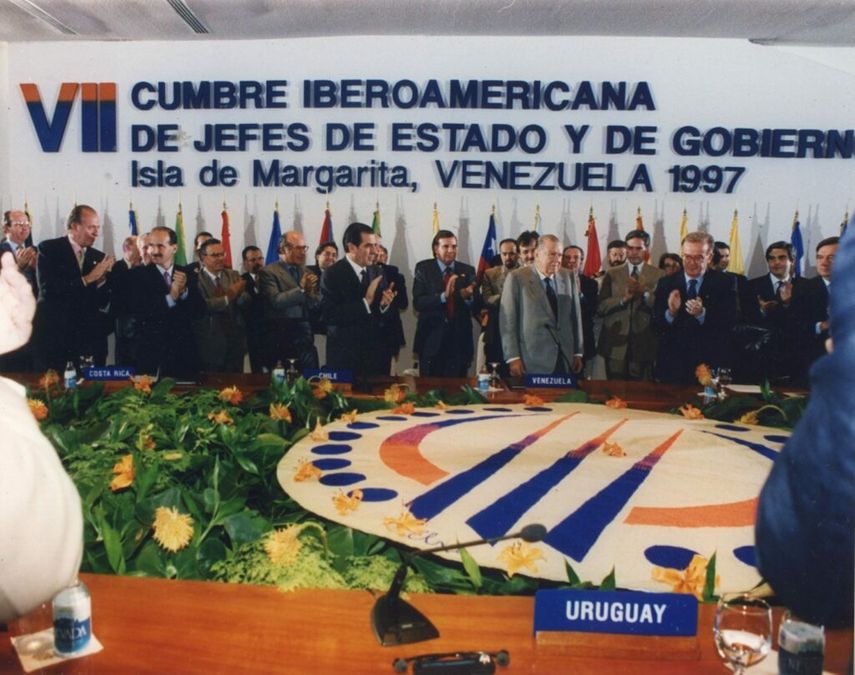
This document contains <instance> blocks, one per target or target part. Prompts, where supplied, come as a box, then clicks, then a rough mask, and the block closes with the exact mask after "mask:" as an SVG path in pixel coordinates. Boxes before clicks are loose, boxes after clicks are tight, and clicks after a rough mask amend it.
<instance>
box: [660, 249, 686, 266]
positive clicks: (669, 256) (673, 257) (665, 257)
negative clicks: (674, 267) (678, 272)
mask: <svg viewBox="0 0 855 675" xmlns="http://www.w3.org/2000/svg"><path fill="white" fill-rule="evenodd" d="M666 260H671V261H673V262H675V263H677V264H678V265H679V266H680V269H683V261H682V259H681V258H680V256H678V255H677V254H676V253H663V254H662V255H660V256H659V269H660V270H664V269H665V261H666Z"/></svg>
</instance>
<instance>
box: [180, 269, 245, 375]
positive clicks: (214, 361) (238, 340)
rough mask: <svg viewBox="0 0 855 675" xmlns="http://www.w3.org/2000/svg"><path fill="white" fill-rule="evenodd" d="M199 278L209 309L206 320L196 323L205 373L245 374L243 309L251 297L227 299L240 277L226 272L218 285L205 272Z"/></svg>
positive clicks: (201, 319) (204, 317)
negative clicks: (231, 288)
mask: <svg viewBox="0 0 855 675" xmlns="http://www.w3.org/2000/svg"><path fill="white" fill-rule="evenodd" d="M198 277H199V281H198V286H199V293H200V294H201V296H202V299H203V300H204V301H205V305H206V307H207V312H206V313H205V316H203V317H202V318H199V319H196V320H195V321H194V322H193V331H194V333H195V334H196V344H197V346H198V348H199V361H200V365H201V367H202V370H206V371H209V372H228V373H240V372H243V356H244V353H245V352H246V330H245V325H244V321H243V313H242V312H241V307H242V306H243V305H246V304H247V303H249V301H250V297H249V294H248V293H247V292H246V290H244V292H243V293H241V294H240V295H238V296H237V297H236V298H235V299H234V300H228V299H227V298H226V290H227V289H228V288H229V286H231V285H232V284H233V283H235V282H237V281H238V280H239V279H240V273H239V272H236V271H235V270H229V269H224V270H223V271H222V272H220V274H219V276H218V278H219V280H220V281H219V285H215V284H214V282H213V281H212V280H211V277H210V276H208V273H207V272H206V271H205V270H204V269H202V270H200V271H199V275H198Z"/></svg>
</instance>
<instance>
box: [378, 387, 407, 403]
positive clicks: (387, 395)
mask: <svg viewBox="0 0 855 675" xmlns="http://www.w3.org/2000/svg"><path fill="white" fill-rule="evenodd" d="M406 396H407V390H406V389H405V388H404V386H401V385H400V384H393V385H392V386H391V387H389V388H388V389H387V390H386V391H384V392H383V400H385V401H386V403H393V404H397V403H400V402H401V401H403V400H404V398H405V397H406Z"/></svg>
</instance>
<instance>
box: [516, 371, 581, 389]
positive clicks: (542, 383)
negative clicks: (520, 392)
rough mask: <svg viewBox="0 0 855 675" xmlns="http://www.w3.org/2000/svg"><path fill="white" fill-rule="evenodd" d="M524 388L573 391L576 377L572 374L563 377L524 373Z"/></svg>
mask: <svg viewBox="0 0 855 675" xmlns="http://www.w3.org/2000/svg"><path fill="white" fill-rule="evenodd" d="M525 386H526V387H528V388H530V389H575V388H576V376H575V375H574V374H573V373H566V374H564V375H545V374H543V375H538V374H537V373H526V376H525Z"/></svg>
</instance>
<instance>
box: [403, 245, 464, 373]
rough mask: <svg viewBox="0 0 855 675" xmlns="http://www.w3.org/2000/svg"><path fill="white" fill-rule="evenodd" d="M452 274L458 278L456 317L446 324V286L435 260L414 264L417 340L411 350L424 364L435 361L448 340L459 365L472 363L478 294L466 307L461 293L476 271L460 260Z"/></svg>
mask: <svg viewBox="0 0 855 675" xmlns="http://www.w3.org/2000/svg"><path fill="white" fill-rule="evenodd" d="M454 272H455V274H457V275H459V276H458V278H457V282H456V284H455V291H454V293H455V307H456V309H455V314H454V318H453V319H451V320H449V319H448V316H447V313H446V306H445V303H443V302H442V298H441V295H442V293H443V292H444V291H445V282H444V281H443V278H442V276H443V275H442V272H440V270H439V264H438V263H437V261H436V258H430V259H428V260H422V261H420V262H419V263H417V264H416V270H415V273H414V275H413V309H415V310H416V312H418V315H419V318H418V322H417V324H416V338H415V341H414V342H415V344H414V346H413V351H415V352H416V353H417V354H418V355H419V357H420V358H421V359H422V360H423V361H425V360H429V359H434V358H436V357H437V356H438V355H439V354H440V352H441V351H442V344H443V340H444V338H448V339H450V340H451V342H452V344H453V345H454V348H455V350H456V352H457V356H458V357H459V359H460V361H461V362H462V363H466V364H468V363H471V362H472V354H473V351H474V349H473V344H472V318H473V316H477V313H478V311H479V310H480V300H479V294H478V293H477V292H476V293H475V295H473V296H472V302H471V303H470V304H469V305H467V304H466V302H465V301H464V300H463V298H462V297H461V296H460V289H462V288H464V287H465V286H468V285H469V284H471V283H472V282H473V281H475V268H474V267H472V266H471V265H467V264H466V263H462V262H460V261H459V260H457V261H455V262H454Z"/></svg>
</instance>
